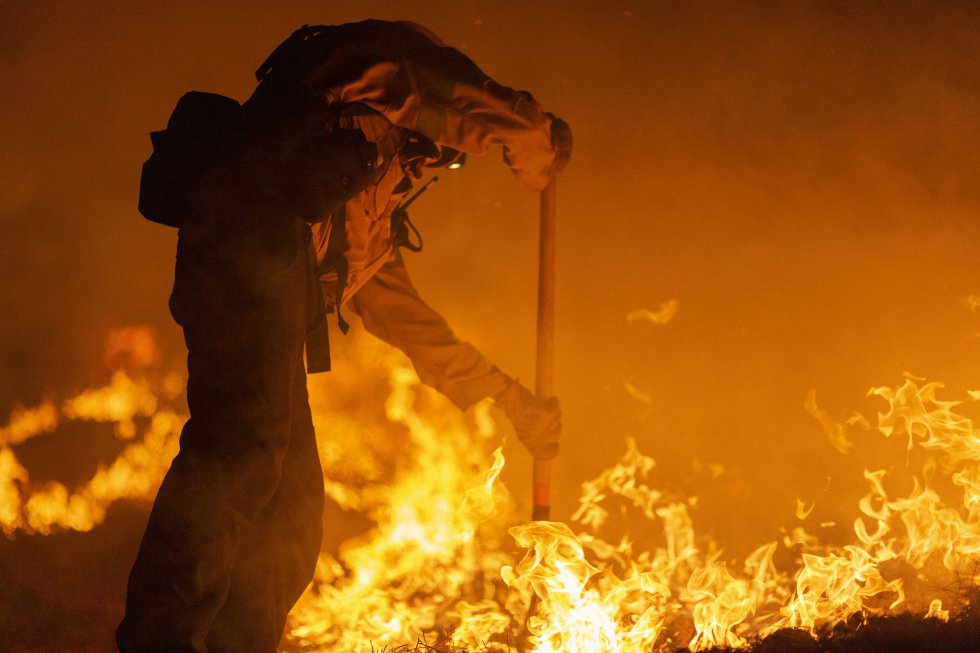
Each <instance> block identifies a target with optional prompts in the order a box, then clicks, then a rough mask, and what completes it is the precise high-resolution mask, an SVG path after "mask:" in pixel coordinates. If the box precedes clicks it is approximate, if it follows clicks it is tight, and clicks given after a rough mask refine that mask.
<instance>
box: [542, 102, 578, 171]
mask: <svg viewBox="0 0 980 653" xmlns="http://www.w3.org/2000/svg"><path fill="white" fill-rule="evenodd" d="M548 117H550V118H551V144H552V146H553V147H554V148H555V161H554V163H552V164H551V173H552V174H553V175H554V174H557V173H559V172H561V171H562V170H564V169H565V166H567V165H568V162H569V161H571V159H572V142H573V138H572V128H571V126H569V124H568V123H567V122H565V121H564V120H562V119H561V118H559V117H558V116H556V115H554V114H552V113H549V114H548Z"/></svg>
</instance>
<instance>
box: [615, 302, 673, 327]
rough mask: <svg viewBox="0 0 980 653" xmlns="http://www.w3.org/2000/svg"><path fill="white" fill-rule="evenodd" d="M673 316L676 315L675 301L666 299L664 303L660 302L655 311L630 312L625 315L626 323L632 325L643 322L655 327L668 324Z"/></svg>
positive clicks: (640, 310)
mask: <svg viewBox="0 0 980 653" xmlns="http://www.w3.org/2000/svg"><path fill="white" fill-rule="evenodd" d="M675 315H677V300H676V299H668V300H667V301H665V302H661V303H660V306H658V307H657V310H655V311H651V310H650V309H648V308H641V309H637V310H635V311H630V312H629V313H627V314H626V321H627V322H629V323H630V324H632V323H634V322H638V321H640V320H645V321H647V322H649V323H651V324H656V325H657V326H664V325H666V324H669V323H670V321H671V320H673V319H674V316H675Z"/></svg>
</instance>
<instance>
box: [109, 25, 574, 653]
mask: <svg viewBox="0 0 980 653" xmlns="http://www.w3.org/2000/svg"><path fill="white" fill-rule="evenodd" d="M257 76H258V78H259V85H258V87H257V89H256V91H255V93H254V94H253V96H252V97H251V98H250V99H249V101H248V102H246V103H245V104H244V105H242V106H239V105H238V104H237V103H236V102H234V101H233V100H229V99H228V98H221V97H220V96H213V95H209V94H202V93H190V94H188V95H187V96H185V97H184V98H183V99H182V100H181V102H180V103H179V104H178V107H177V109H175V111H174V115H173V116H172V117H171V120H170V124H169V125H168V129H167V130H166V131H165V132H162V133H156V134H153V138H154V156H153V157H151V159H150V160H149V161H148V162H147V164H146V166H145V167H144V178H143V186H142V188H141V198H140V202H141V204H140V210H141V211H142V212H143V213H144V215H147V216H148V217H150V219H153V220H156V221H159V222H163V223H165V224H170V225H172V226H177V227H179V229H180V231H179V242H178V247H177V267H176V275H175V282H174V291H173V294H172V296H171V299H170V308H171V312H172V314H173V316H174V319H175V320H176V321H177V322H178V323H179V324H180V325H181V326H182V327H183V330H184V336H185V340H186V343H187V348H188V373H189V379H188V384H187V395H188V404H189V407H190V412H191V417H190V419H189V421H188V422H187V424H186V425H185V427H184V430H183V432H182V434H181V443H180V444H181V448H180V453H179V454H178V455H177V457H176V458H175V459H174V461H173V464H172V466H171V468H170V471H169V472H168V474H167V476H166V478H165V480H164V482H163V484H162V486H161V488H160V492H159V494H158V496H157V499H156V502H155V503H154V506H153V510H152V512H151V514H150V519H149V523H148V525H147V529H146V533H145V535H144V537H143V541H142V543H141V546H140V550H139V553H138V556H137V559H136V563H135V564H134V566H133V570H132V573H131V576H130V581H129V591H128V596H127V606H126V617H125V619H124V620H123V622H122V624H121V625H120V627H119V630H118V632H117V641H118V643H119V647H120V650H121V651H123V653H130V652H141V653H152V652H156V651H161V652H162V651H167V652H168V653H175V652H185V651H186V652H195V653H200V652H203V651H208V652H210V653H225V652H232V651H234V652H236V653H243V652H249V651H256V652H260V651H261V652H269V653H271V652H273V651H275V650H276V648H277V645H278V643H279V640H280V638H281V636H282V632H283V629H284V627H285V623H286V616H287V614H288V612H289V610H290V608H291V607H292V605H293V603H294V602H295V601H296V599H297V598H298V597H299V595H300V594H301V593H302V591H303V590H304V588H305V587H306V586H307V584H308V583H309V581H310V579H311V578H312V572H313V568H314V565H315V563H316V559H317V555H318V552H319V547H320V540H321V514H322V509H323V478H322V472H321V470H320V467H319V459H318V456H317V451H316V440H315V437H314V432H313V424H312V420H311V416H310V409H309V404H308V401H307V394H306V378H305V375H306V372H307V370H308V371H310V372H314V371H322V370H324V369H328V368H329V356H328V353H327V349H326V345H327V343H326V328H327V327H326V319H325V313H327V312H332V313H335V314H336V318H337V320H338V322H339V323H340V324H341V329H342V330H346V323H345V322H344V320H343V317H342V310H343V309H346V308H350V309H352V310H353V311H354V312H355V313H357V314H358V315H359V316H360V317H361V319H362V321H363V323H364V326H365V327H366V328H367V329H368V330H369V331H370V332H372V333H374V334H375V335H377V336H379V337H381V338H382V339H384V340H386V341H388V342H389V343H391V344H393V345H395V346H396V347H399V348H400V349H402V350H403V351H404V352H405V353H406V354H407V355H408V356H409V357H410V358H411V360H412V362H413V363H414V365H415V368H416V370H417V371H418V373H419V376H420V378H421V379H422V380H423V381H424V382H426V383H428V384H430V385H432V386H434V387H435V388H437V389H438V390H440V391H441V392H443V393H444V394H446V395H447V396H448V397H449V398H450V399H451V400H452V401H453V402H454V403H455V404H456V405H458V406H459V407H461V408H466V407H468V406H470V405H471V404H473V403H474V402H476V401H478V400H480V399H483V398H485V397H493V398H494V399H495V400H496V402H497V405H498V406H499V407H500V408H501V409H503V410H504V411H505V413H506V414H507V415H508V417H509V418H510V419H511V421H512V422H513V423H514V427H515V431H516V432H517V434H518V436H519V437H520V438H521V440H522V441H523V442H524V443H525V444H526V445H527V447H528V449H529V450H530V451H531V453H532V454H533V455H535V456H536V457H539V458H550V457H554V456H555V455H556V454H557V451H558V437H559V433H560V413H559V409H558V404H557V402H556V401H555V400H550V401H547V402H544V401H538V400H536V399H535V398H534V396H533V395H532V394H531V393H530V392H529V391H528V390H527V389H526V388H525V387H524V386H522V385H521V384H519V383H517V382H516V381H514V380H513V379H512V378H510V377H509V376H507V375H506V374H504V373H503V372H501V371H500V370H499V369H498V368H496V367H494V366H492V365H491V364H489V363H488V362H487V361H486V360H485V359H484V358H483V356H482V355H481V354H480V353H479V352H478V351H477V350H476V349H475V348H474V347H472V346H471V345H469V344H468V343H465V342H462V341H460V340H458V339H457V338H456V337H455V335H454V334H453V333H452V331H451V330H450V328H449V327H448V325H447V324H446V323H445V321H444V320H443V319H442V318H441V317H440V316H439V315H438V314H437V313H436V312H435V311H433V310H432V309H431V308H429V307H428V306H427V305H426V304H425V303H424V302H423V301H422V300H421V299H420V298H419V296H418V293H417V292H416V291H415V289H414V288H413V287H412V284H411V281H410V280H409V278H408V275H407V273H406V271H405V267H404V264H403V262H402V259H401V257H400V256H399V254H398V244H399V243H398V242H397V241H398V237H397V234H398V232H399V229H398V225H397V224H396V225H395V229H394V230H393V228H392V215H393V213H394V212H395V209H396V207H397V206H398V204H399V202H401V201H402V199H403V198H404V197H405V196H406V194H407V193H408V192H409V191H410V190H411V179H414V178H418V176H419V175H420V174H421V171H422V168H423V167H426V166H439V165H446V164H448V163H450V162H453V161H458V160H459V159H460V157H461V153H468V154H483V153H484V152H485V151H486V150H487V149H488V148H489V147H490V146H492V145H494V144H500V145H502V146H503V148H504V158H505V162H506V163H507V164H508V165H509V166H510V167H511V168H512V169H513V171H514V173H515V174H516V175H517V176H518V178H519V180H520V181H521V182H522V183H523V184H524V185H525V186H527V187H528V188H530V189H534V190H539V189H541V188H543V187H544V186H545V185H546V184H547V183H548V181H549V180H550V179H551V177H552V176H553V175H554V174H556V172H557V170H559V169H560V168H561V167H562V166H563V165H564V164H565V163H566V162H567V160H568V158H569V156H570V152H571V133H570V130H569V129H568V126H567V125H566V124H565V123H564V122H562V121H560V120H558V119H556V118H554V117H553V116H551V115H550V114H545V113H543V112H542V111H541V109H540V108H539V107H538V105H537V104H536V103H535V102H534V100H533V99H532V98H531V96H530V95H528V94H526V93H522V92H517V91H513V90H511V89H508V88H505V87H502V86H500V85H498V84H496V83H495V82H493V81H492V80H491V79H489V78H488V77H487V76H486V75H485V74H484V73H483V72H482V71H480V69H479V68H478V67H477V66H476V65H475V64H474V63H473V62H472V61H470V60H469V59H467V58H466V57H465V56H464V55H462V54H461V53H459V52H458V51H456V50H454V49H451V48H449V47H446V46H444V45H443V44H442V43H441V42H439V41H438V39H436V38H435V37H434V36H433V35H432V34H430V33H429V32H427V31H426V30H424V29H423V28H421V27H419V26H416V25H413V24H410V23H388V22H382V21H365V22H362V23H356V24H350V25H340V26H334V27H304V28H303V29H301V30H298V31H297V32H296V33H294V34H293V35H292V36H291V37H290V38H289V39H287V40H286V41H285V42H284V43H283V44H282V45H280V46H279V47H278V48H277V49H276V50H275V52H273V54H272V55H271V56H270V57H269V59H268V60H267V61H266V62H265V63H264V64H263V66H262V67H261V68H260V69H259V71H258V73H257ZM304 345H305V349H306V362H307V364H306V368H307V369H304V364H303V352H304Z"/></svg>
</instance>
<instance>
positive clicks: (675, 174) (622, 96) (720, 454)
mask: <svg viewBox="0 0 980 653" xmlns="http://www.w3.org/2000/svg"><path fill="white" fill-rule="evenodd" d="M285 4H286V5H287V6H285V7H281V6H280V7H276V8H272V7H271V6H269V5H267V4H265V3H242V2H234V3H232V2H216V3H208V4H207V5H203V4H201V3H192V2H176V3H175V2H166V3H164V2H148V3H138V4H134V3H101V4H86V3H61V2H47V3H28V4H15V3H7V4H5V5H3V6H2V8H0V71H2V72H0V83H2V84H3V87H4V102H3V103H0V141H2V142H3V143H4V146H3V147H2V148H0V224H2V232H0V239H2V240H0V242H2V245H3V246H2V248H0V272H2V273H3V275H4V279H5V280H4V282H3V284H2V285H0V306H3V308H4V313H5V315H4V318H5V319H4V320H3V321H2V322H0V408H2V409H4V410H6V409H7V408H9V406H10V405H12V404H13V403H14V402H17V401H20V402H27V403H30V402H32V401H33V400H35V399H36V398H38V397H40V396H41V395H42V394H43V393H44V392H45V391H46V390H48V389H52V388H57V389H64V390H65V391H71V390H73V389H76V388H77V387H79V386H80V385H81V384H82V383H83V382H87V381H90V380H91V379H92V377H93V376H98V375H99V374H103V372H102V370H101V369H100V368H99V367H98V365H99V363H98V361H99V360H100V356H101V349H102V338H103V336H104V334H105V333H107V332H108V331H109V329H110V328H112V327H115V326H119V325H121V324H128V323H150V324H153V325H155V326H156V327H157V329H158V331H159V332H160V333H161V334H162V340H163V345H164V348H165V352H166V354H167V356H168V357H169V358H170V359H171V360H179V359H180V357H181V356H182V355H183V354H182V342H181V339H180V334H179V332H178V331H177V329H176V327H174V326H173V324H172V322H171V320H170V318H169V316H168V314H167V311H166V300H167V296H168V293H169V288H170V284H171V281H172V274H173V271H172V266H173V253H174V244H175V234H173V233H172V232H171V231H169V230H167V229H165V228H163V227H160V226H157V225H153V224H150V223H148V222H146V221H143V220H142V219H141V218H140V217H139V215H138V214H137V212H136V208H135V207H136V191H137V184H138V178H139V168H140V164H141V162H142V161H143V160H144V159H145V158H146V156H148V154H149V149H150V146H149V139H148V138H147V133H148V132H149V131H152V130H155V129H159V128H161V127H162V126H163V125H164V124H165V122H166V118H167V116H168V114H169V112H170V110H171V109H172V107H173V105H174V103H175V102H176V100H177V98H178V97H179V96H180V95H181V94H182V93H183V92H184V91H186V90H190V89H199V90H209V91H215V92H220V93H225V94H228V95H231V96H233V97H236V98H238V99H244V98H245V97H246V96H247V95H248V93H249V92H250V90H251V87H252V85H253V83H254V82H253V78H252V71H253V70H254V69H255V68H256V67H257V66H258V64H260V63H261V62H262V60H263V59H264V58H265V56H266V55H267V54H268V52H269V51H270V50H271V49H272V48H273V47H274V46H275V45H276V44H277V43H278V42H279V41H280V40H282V39H283V38H284V37H285V36H286V35H288V33H289V32H290V31H292V30H293V29H295V28H296V27H298V26H299V25H301V24H303V23H335V22H344V21H349V20H357V19H362V18H367V17H379V18H407V19H411V20H414V21H417V22H420V23H422V24H424V25H426V26H428V27H430V28H431V29H432V30H433V31H435V32H436V33H437V34H439V35H440V36H441V37H442V38H443V39H444V40H446V41H447V42H448V43H450V44H452V45H455V46H457V47H459V48H461V49H462V50H463V51H464V52H466V53H467V54H469V55H470V56H471V57H473V58H474V59H475V60H476V61H477V62H478V63H480V65H481V66H482V67H483V68H484V70H486V71H487V72H488V73H489V74H490V75H491V76H493V77H494V78H495V79H497V80H498V81H500V82H502V83H504V84H507V85H510V86H514V87H518V88H524V89H528V90H530V91H531V92H533V93H534V95H535V96H536V97H537V98H538V99H539V100H540V101H541V102H542V103H543V104H544V105H545V107H546V108H548V109H549V110H551V111H554V112H555V113H557V114H558V115H561V116H562V117H563V118H565V119H566V120H568V122H569V123H570V124H571V125H572V127H573V129H574V131H575V137H576V152H575V156H574V159H573V161H572V164H571V165H570V166H569V168H568V170H567V171H566V172H565V173H563V175H562V177H561V179H560V183H559V221H560V224H559V263H558V275H559V277H558V288H559V291H558V292H559V309H558V320H559V321H558V335H557V338H558V340H557V346H558V364H557V365H558V366H557V374H556V389H557V392H558V394H559V396H560V398H561V400H562V402H563V407H564V410H565V415H566V418H565V424H566V438H565V439H566V442H565V444H564V452H563V455H562V458H561V459H560V461H559V463H558V467H557V471H556V476H557V482H558V487H557V488H556V490H555V496H556V500H557V502H558V505H557V508H556V514H557V515H568V514H570V513H571V512H572V510H573V508H574V497H576V496H577V494H578V486H579V483H580V482H581V481H582V480H584V479H586V478H589V477H591V476H592V475H594V474H595V472H596V471H598V470H599V469H601V468H603V467H605V466H606V465H608V464H609V463H611V462H612V461H613V460H614V459H616V458H618V456H619V455H620V454H621V453H622V451H623V449H624V446H625V445H624V444H623V441H624V438H625V437H626V436H632V437H635V438H636V439H637V441H638V443H639V447H640V448H641V449H642V450H643V451H644V452H646V453H649V454H651V455H652V456H653V457H654V458H656V459H657V461H658V463H659V467H658V469H660V470H661V473H662V474H663V476H664V482H665V483H673V484H676V485H688V486H690V485H693V486H694V491H695V492H696V493H703V494H704V495H705V496H706V501H705V502H704V503H703V504H702V506H703V507H702V509H701V510H702V515H701V518H703V519H704V520H705V521H706V522H708V523H710V524H712V527H713V528H716V530H717V532H718V534H719V535H720V536H722V537H723V539H725V540H726V541H731V542H734V543H738V542H742V543H744V545H745V546H751V545H754V544H757V543H758V542H759V541H760V540H761V538H762V537H766V536H767V535H760V531H765V532H766V533H769V532H773V531H775V529H776V528H777V527H778V526H779V525H780V524H782V523H784V522H786V521H787V520H789V519H791V518H792V513H793V510H794V508H795V505H796V504H795V499H797V498H803V499H806V500H807V504H808V505H809V503H810V501H813V500H815V501H817V508H816V512H815V513H814V514H815V515H816V516H817V517H819V518H822V519H831V518H833V517H835V514H834V512H833V510H832V509H831V508H828V507H826V506H822V505H821V498H822V497H824V496H825V495H824V494H822V492H824V491H825V488H826V487H828V477H831V481H830V485H831V486H833V484H835V483H838V482H844V481H842V480H840V479H841V478H842V477H844V476H846V475H850V476H855V475H856V477H857V478H858V479H859V480H860V469H861V464H860V462H859V461H857V460H850V459H848V458H845V457H844V456H843V455H841V454H840V453H838V452H837V451H836V450H835V449H834V448H833V447H832V446H831V444H830V443H829V442H828V441H827V440H826V436H825V435H824V432H823V429H822V428H821V426H820V424H819V423H818V422H817V421H816V420H814V419H813V418H812V417H811V416H810V415H809V413H808V412H807V411H806V410H805V409H804V406H803V404H804V401H805V400H806V398H807V396H808V394H809V392H810V390H811V389H815V390H816V394H817V397H818V398H819V399H820V407H821V408H822V409H825V410H827V411H829V413H830V414H831V415H833V416H835V417H836V418H843V417H845V416H846V414H847V412H848V411H849V410H850V409H862V410H867V409H868V406H869V405H871V404H868V403H866V402H864V400H863V399H862V397H863V396H864V394H865V393H866V391H867V388H868V387H870V386H871V385H879V384H892V383H896V382H897V381H898V380H899V379H900V376H901V374H902V372H903V371H905V370H909V371H912V372H914V373H916V374H920V375H922V376H927V377H929V378H933V379H939V380H944V381H946V382H948V383H950V384H952V385H956V386H963V387H968V388H971V389H975V388H976V387H977V378H976V373H977V368H976V363H975V361H976V360H977V353H978V351H977V347H978V346H980V339H976V338H972V339H971V336H973V335H974V334H975V333H977V332H978V331H980V325H978V323H977V320H978V317H977V315H976V313H972V312H970V311H969V310H968V309H966V308H965V307H964V303H963V302H964V300H965V298H967V297H968V296H970V295H971V294H973V295H975V294H976V293H978V292H980V268H978V266H977V265H976V243H977V242H980V222H978V221H977V219H976V217H977V213H978V209H980V184H977V176H976V171H977V170H978V169H980V150H978V148H977V147H976V143H977V142H980V124H978V118H977V116H978V115H980V111H977V109H978V107H980V65H978V64H977V61H978V60H980V59H978V56H977V55H978V49H980V38H978V36H977V34H980V12H978V11H977V9H976V7H975V6H974V5H973V4H972V3H967V2H964V3H953V2H947V3H940V4H936V3H922V4H916V3H879V4H859V5H852V4H850V3H834V2H823V3H815V2H813V3H811V2H796V3H780V4H774V3H741V4H739V5H738V6H735V5H732V4H730V3H715V4H713V3H697V4H693V5H688V4H663V3H644V2H614V3H563V2H540V3H518V2H506V3H503V2H502V3H489V2H487V3H478V2H454V3H445V4H442V3H439V4H434V3H422V2H409V3H405V2H382V1H376V2H358V3H346V4H344V5H340V4H339V3H331V4H330V5H324V4H322V3H316V2H289V3H285ZM498 156H499V155H498V154H496V153H494V154H491V155H489V156H488V157H486V158H484V159H480V160H471V161H470V163H469V164H468V165H467V167H466V168H465V169H464V170H463V171H461V172H459V173H455V174H453V173H447V174H445V175H443V182H442V183H441V184H440V185H439V186H438V187H437V189H436V190H434V191H433V192H430V193H427V194H426V196H425V197H424V198H423V199H422V200H420V202H419V203H418V204H417V205H416V207H414V209H413V220H414V221H415V222H416V224H418V225H419V227H420V229H421V230H422V231H423V233H424V235H425V241H426V251H425V252H424V253H422V254H419V255H415V256H409V257H407V258H408V265H409V268H410V270H411V272H412V274H413V278H414V281H415V283H416V285H417V286H418V288H419V289H420V292H421V293H422V294H423V296H424V297H426V299H427V300H428V301H429V302H430V303H431V304H432V305H433V306H435V307H436V308H437V309H439V310H440V311H442V312H443V313H444V314H445V315H446V317H447V318H448V319H449V321H450V323H451V324H453V325H454V326H455V327H456V328H457V331H458V333H459V334H460V335H461V336H462V337H465V338H467V339H469V340H472V341H473V342H474V343H476V344H477V345H478V346H479V347H481V348H482V349H483V350H484V351H485V352H486V353H487V354H488V356H489V357H490V358H491V359H492V360H494V361H495V362H497V363H498V364H499V365H500V366H501V367H503V368H504V369H506V370H507V371H509V372H511V373H512V374H515V375H517V376H519V377H521V378H522V379H524V380H525V381H528V382H530V381H531V380H532V379H533V373H534V366H533V342H534V331H533V330H534V301H535V295H534V279H535V270H536V267H535V266H536V262H535V256H536V237H537V236H536V233H537V231H536V210H537V200H536V198H535V197H534V196H533V195H530V194H528V193H527V192H526V191H523V190H522V189H521V188H520V187H519V186H518V185H517V184H516V183H514V181H513V179H512V178H511V177H510V175H509V173H508V172H507V171H506V170H505V168H504V167H503V166H501V165H500V164H499V160H498ZM671 299H676V300H677V307H678V308H677V313H676V315H675V316H674V317H673V319H672V320H671V321H670V322H669V324H666V325H655V324H651V323H650V322H649V321H643V320H640V321H634V322H632V323H631V322H629V321H628V320H627V316H628V315H629V314H630V313H632V312H634V311H638V310H652V311H655V310H657V309H658V307H660V306H661V305H662V304H663V303H664V302H667V301H669V300H671ZM339 367H340V368H341V369H342V371H343V373H345V374H356V373H357V370H356V369H350V368H349V367H348V366H343V365H340V366H339ZM638 395H639V396H642V397H647V398H649V399H650V400H651V401H650V402H649V403H647V402H643V401H639V400H638V399H637V396H638ZM508 460H509V461H511V462H509V463H508V464H509V468H508V470H507V471H506V472H505V478H506V479H507V480H509V481H510V482H511V483H512V484H513V485H514V486H515V492H516V493H517V494H520V492H521V487H522V486H523V485H525V484H526V483H527V481H526V476H528V475H529V471H528V469H527V467H528V465H527V461H526V460H524V457H523V455H522V454H520V453H519V452H517V451H516V449H515V450H514V451H511V452H509V456H508ZM706 465H721V467H722V468H723V469H724V472H723V473H721V475H720V476H719V477H718V478H717V479H715V478H713V475H710V474H707V473H706V472H705V471H704V470H705V469H708V468H707V467H706ZM714 469H718V468H717V466H716V467H715V468H714ZM760 469H763V470H765V474H760V473H759V470H760ZM699 470H700V471H699ZM702 491H703V492H702ZM850 505H853V504H850ZM821 511H826V512H825V513H824V514H822V515H821ZM713 514H719V515H727V516H728V518H726V519H721V520H719V519H709V517H710V516H711V515H713ZM732 515H737V518H733V517H731V516H732ZM695 518H696V519H698V518H699V516H698V515H695ZM738 546H741V545H740V544H739V545H738Z"/></svg>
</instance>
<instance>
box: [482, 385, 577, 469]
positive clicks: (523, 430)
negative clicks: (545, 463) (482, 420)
mask: <svg viewBox="0 0 980 653" xmlns="http://www.w3.org/2000/svg"><path fill="white" fill-rule="evenodd" d="M494 401H495V402H496V405H497V407H498V408H500V409H501V410H502V411H504V414H505V415H507V418H508V419H509V420H510V422H511V424H513V425H514V432H515V433H517V437H518V439H520V441H521V442H522V443H523V444H524V446H525V447H527V450H528V451H529V452H530V453H531V455H532V456H534V457H535V458H536V459H537V460H551V459H552V458H554V457H555V456H557V455H558V440H559V438H560V437H561V407H560V406H559V405H558V399H557V398H555V397H552V398H551V399H548V400H542V399H539V398H537V397H535V396H534V394H533V393H532V392H531V391H530V390H528V389H527V388H525V387H524V386H523V385H521V384H520V383H519V382H518V381H512V382H511V383H510V385H509V386H507V388H506V389H505V390H504V391H503V392H501V393H500V394H499V395H497V396H496V397H494Z"/></svg>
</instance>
